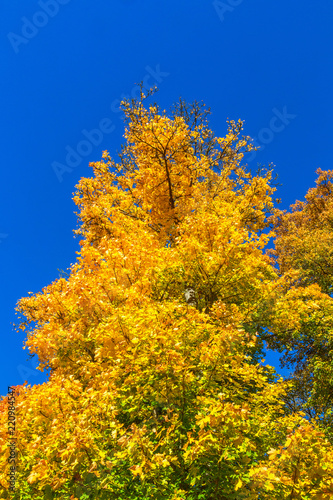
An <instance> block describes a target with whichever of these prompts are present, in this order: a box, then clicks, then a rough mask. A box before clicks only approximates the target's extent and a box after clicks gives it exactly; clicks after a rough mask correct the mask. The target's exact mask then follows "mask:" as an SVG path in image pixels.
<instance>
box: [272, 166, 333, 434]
mask: <svg viewBox="0 0 333 500" xmlns="http://www.w3.org/2000/svg"><path fill="white" fill-rule="evenodd" d="M317 176H318V177H317V180H316V187H314V188H311V189H310V190H309V191H308V193H307V195H306V196H305V201H303V202H300V201H297V202H296V203H295V204H294V205H292V207H291V211H290V212H287V211H284V212H282V211H280V210H276V211H275V213H274V216H273V217H272V222H273V223H274V227H275V232H276V240H275V247H274V250H273V251H271V254H272V255H273V256H274V257H275V259H276V262H277V264H278V267H279V270H280V275H281V276H287V275H289V277H290V288H289V289H288V290H287V293H286V297H287V296H288V295H289V296H291V295H292V294H293V296H294V299H295V298H296V296H298V297H299V299H300V302H298V304H299V307H300V308H301V310H303V311H304V313H305V314H303V315H302V317H300V318H299V321H298V322H297V323H295V324H294V325H290V324H288V323H285V324H284V325H282V324H281V323H280V324H277V321H276V315H275V314H274V318H275V319H274V318H273V321H272V323H274V324H275V326H272V328H271V329H272V330H274V335H273V337H272V338H271V339H270V342H271V345H272V346H274V347H275V348H278V349H279V350H280V351H281V352H284V355H283V357H282V364H283V365H287V366H289V367H294V368H295V372H294V375H293V376H292V377H291V380H292V381H293V389H292V390H291V391H290V392H289V395H288V398H287V400H288V404H289V406H291V407H292V408H293V409H294V410H295V409H304V411H305V412H306V413H307V414H308V416H309V417H310V418H317V419H318V420H319V422H320V424H321V427H322V428H324V429H325V432H326V434H327V436H328V437H329V438H330V439H331V441H332V440H333V416H332V407H333V370H332V367H333V364H332V360H333V336H332V331H333V301H332V292H333V231H332V229H333V184H332V179H333V171H326V172H324V171H322V170H321V169H318V170H317ZM294 299H293V301H294ZM287 300H288V299H287ZM294 304H295V302H294ZM289 308H290V306H289ZM275 312H276V311H275Z"/></svg>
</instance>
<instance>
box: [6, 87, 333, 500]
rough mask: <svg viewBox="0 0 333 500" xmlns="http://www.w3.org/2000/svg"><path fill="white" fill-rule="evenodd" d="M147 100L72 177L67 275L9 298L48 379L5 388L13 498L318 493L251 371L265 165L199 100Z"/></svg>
mask: <svg viewBox="0 0 333 500" xmlns="http://www.w3.org/2000/svg"><path fill="white" fill-rule="evenodd" d="M148 94H149V95H150V94H151V92H148ZM149 95H148V96H149ZM145 98H146V96H145V95H144V91H143V90H142V88H141V99H140V100H139V101H135V100H132V101H131V102H124V104H123V107H124V111H125V114H126V117H127V122H126V131H125V138H126V140H127V144H126V146H124V148H123V149H122V152H121V154H120V161H119V162H118V163H116V162H115V161H114V160H112V159H111V157H110V155H109V153H108V152H107V151H104V152H103V156H102V160H101V161H99V162H96V163H93V164H92V165H91V166H92V167H93V171H94V177H93V178H90V179H81V180H80V182H79V184H78V187H77V192H76V194H75V197H74V201H75V203H76V204H77V206H78V208H79V213H78V215H79V218H80V221H81V225H80V228H79V229H78V230H77V234H79V235H80V236H81V238H82V239H81V250H80V252H79V255H78V258H77V262H76V263H75V264H74V265H73V266H72V267H71V269H70V273H69V276H68V278H67V279H65V278H64V277H61V278H59V279H58V280H56V281H55V282H54V283H52V284H51V285H49V286H47V287H45V288H44V289H43V290H42V291H41V292H40V293H37V294H35V295H30V296H29V297H26V298H22V299H21V300H20V301H19V304H18V310H19V311H20V313H22V314H23V315H24V317H25V320H24V321H22V324H21V328H22V329H23V330H25V331H26V332H27V340H26V347H27V348H28V349H29V351H30V353H31V354H37V355H38V358H39V360H40V368H41V369H44V368H49V369H50V377H49V380H48V381H47V382H46V383H45V384H41V385H36V386H33V387H30V386H26V385H24V386H22V387H20V388H19V392H18V394H17V398H16V401H17V431H16V434H17V443H18V450H17V451H18V461H19V467H18V470H17V477H16V479H17V493H15V495H14V498H20V499H28V498H34V499H36V500H39V499H44V498H71V499H72V500H73V499H75V498H80V499H87V498H94V499H117V500H118V499H120V500H131V499H132V500H134V499H142V498H152V499H153V498H154V499H173V500H176V499H189V500H194V499H200V498H201V499H207V500H208V499H211V500H213V499H214V500H219V499H221V500H224V499H231V500H232V499H242V498H244V499H246V498H248V499H254V498H255V499H258V498H260V499H266V498H267V499H273V498H278V499H282V498H283V499H285V498H300V499H301V498H302V499H303V498H304V499H306V498H315V496H313V495H317V497H316V498H322V499H326V498H327V499H328V498H330V496H331V494H332V493H333V483H332V480H331V478H332V473H333V466H332V460H331V458H332V447H331V445H330V443H329V441H328V440H327V439H326V438H325V436H324V435H323V433H322V432H320V430H319V429H318V428H317V427H316V424H315V423H309V422H308V421H307V419H306V418H304V417H305V414H304V413H300V412H288V411H287V410H286V404H285V402H284V398H285V397H286V395H287V393H288V388H289V384H288V383H285V382H284V381H283V380H282V378H278V376H277V375H276V373H275V371H274V370H273V369H272V368H271V367H264V366H262V365H260V363H259V362H258V361H259V360H260V358H261V356H262V346H263V344H262V341H261V339H260V335H259V333H257V332H258V331H260V332H261V329H263V328H264V326H263V325H265V322H267V317H268V316H267V314H268V313H267V307H268V306H267V305H269V304H270V303H272V304H273V306H271V307H270V308H269V311H270V318H272V317H273V312H274V307H275V305H274V304H276V302H277V300H278V298H280V299H281V302H282V303H284V304H286V300H285V294H284V288H283V287H284V286H285V283H286V279H285V277H284V276H282V277H280V276H279V275H278V272H277V270H276V269H275V268H274V266H273V264H272V262H271V258H270V257H268V256H267V255H265V253H264V251H263V249H264V247H265V246H266V244H267V242H268V241H269V238H270V236H271V235H270V233H269V232H268V233H267V229H268V228H269V220H268V217H269V215H270V214H272V213H273V209H274V200H273V198H272V195H273V193H274V188H273V187H272V186H271V185H270V179H271V171H267V172H265V173H261V174H257V175H255V176H253V175H251V174H250V173H249V172H247V171H246V169H245V167H242V166H241V162H242V160H243V156H244V153H245V152H246V151H250V150H251V149H252V145H251V142H250V139H249V138H247V137H241V136H240V133H241V130H242V125H243V124H242V122H241V121H239V122H237V123H235V122H233V121H230V122H228V131H227V134H226V136H225V137H223V138H219V137H215V136H214V134H213V132H212V131H211V130H210V129H209V128H208V125H207V115H208V112H207V111H206V110H205V108H204V107H201V106H200V105H199V104H198V103H194V104H193V105H189V106H188V105H186V104H185V103H184V102H183V101H182V100H181V101H180V103H179V104H178V105H177V106H176V107H175V108H174V109H173V112H172V113H171V115H170V116H168V115H167V113H166V112H161V111H160V110H159V108H158V106H157V105H151V106H149V107H145V106H144V102H145ZM287 305H288V304H287ZM287 305H286V306H285V307H287ZM6 403H7V402H6V398H3V399H2V403H1V404H2V406H1V408H0V416H1V428H2V429H5V425H6V412H5V410H6ZM1 439H2V441H1V446H2V450H3V451H4V450H5V447H6V440H5V435H4V432H3V433H2V434H1ZM310 455H311V456H312V457H313V460H314V461H315V463H316V464H318V465H317V466H316V468H315V470H312V469H311V467H310V465H309V459H308V457H309V456H310ZM7 456H8V452H5V453H3V456H2V458H1V469H0V470H1V471H3V472H1V475H0V481H1V486H2V490H1V495H2V498H8V496H9V493H8V481H7V479H6V472H7V462H6V460H7ZM288 495H289V497H288ZM310 495H312V496H310Z"/></svg>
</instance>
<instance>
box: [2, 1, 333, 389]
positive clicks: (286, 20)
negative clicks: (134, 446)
mask: <svg viewBox="0 0 333 500" xmlns="http://www.w3.org/2000/svg"><path fill="white" fill-rule="evenodd" d="M0 13H1V15H0V49H1V59H2V64H1V68H2V70H1V71H2V78H1V84H0V85H1V88H2V90H1V109H2V112H1V116H2V119H1V142H2V148H1V156H2V165H1V198H0V214H1V216H0V255H1V268H0V269H1V271H0V279H1V301H0V308H1V311H0V322H1V324H0V327H1V328H0V332H1V347H2V349H1V365H0V370H1V376H0V382H1V385H0V394H6V392H7V386H8V385H10V384H13V385H16V384H21V383H23V382H24V381H25V380H27V381H28V383H29V384H36V383H41V382H43V381H44V380H45V374H41V373H40V372H38V371H36V369H35V367H36V364H37V360H29V359H28V352H27V351H24V350H23V349H22V345H23V341H24V334H23V333H22V334H20V333H16V332H15V330H13V328H12V323H13V322H15V313H14V309H15V304H16V302H17V300H19V298H20V297H23V296H26V295H27V293H28V292H29V291H31V292H38V291H40V290H41V289H42V288H43V287H44V286H46V285H48V284H50V283H51V282H52V281H54V280H55V279H56V278H58V277H59V271H58V270H66V269H67V268H68V267H69V266H70V264H71V263H73V262H74V261H75V258H76V255H75V252H76V251H77V250H78V240H77V239H74V237H73V233H72V230H73V229H75V228H76V224H77V222H76V216H75V214H74V210H75V205H74V203H73V201H72V193H73V192H74V190H75V185H76V184H77V182H78V180H79V179H80V178H81V177H86V176H91V174H92V172H91V169H90V168H89V166H88V164H89V162H90V161H96V160H99V159H100V158H101V152H102V150H104V149H108V150H109V151H110V153H111V155H114V157H116V152H117V151H119V150H120V146H121V143H122V142H123V138H122V134H123V124H122V119H121V113H120V112H119V108H118V104H119V100H120V99H121V98H123V97H125V96H129V97H131V96H134V95H135V83H138V82H140V81H141V80H144V81H145V83H146V84H149V85H154V84H156V85H157V86H158V87H159V89H160V90H159V92H158V94H157V95H156V96H155V97H156V100H158V102H159V103H160V104H161V106H162V107H163V108H168V107H169V106H170V105H172V103H173V102H175V101H176V100H178V99H179V97H180V96H181V97H183V98H184V99H185V100H187V101H193V100H195V99H196V100H202V101H204V102H205V103H206V105H207V106H209V107H211V109H212V116H211V127H212V128H213V130H214V131H215V132H216V134H217V135H221V136H222V135H224V134H225V132H226V119H227V118H229V119H235V120H238V118H242V119H244V120H245V131H244V132H245V134H247V135H250V136H252V137H255V138H256V140H257V143H258V145H261V146H262V149H261V151H260V152H258V153H257V154H256V155H255V157H253V156H252V157H251V158H249V160H250V161H249V166H250V167H251V169H253V171H255V170H256V167H257V164H258V163H260V164H262V165H268V164H269V163H270V162H272V163H274V165H275V171H276V172H277V173H278V174H279V180H280V182H281V183H282V184H283V185H282V187H280V188H279V190H278V193H277V195H278V196H279V197H281V198H282V208H287V207H288V206H289V205H290V204H291V203H293V202H294V201H295V200H296V199H303V197H304V195H305V193H306V191H307V189H308V188H309V187H311V186H313V184H314V180H315V177H316V176H315V170H316V169H317V168H318V167H321V168H322V169H324V170H325V169H330V168H332V166H331V158H330V156H331V151H330V148H331V143H332V111H333V106H332V104H333V102H332V91H331V89H332V87H333V85H332V84H333V71H332V53H333V52H332V47H333V45H332V42H333V31H332V21H333V2H332V0H321V1H320V2H314V1H310V0H302V1H290V0H279V1H278V2H277V1H275V0H274V1H273V0H225V1H220V2H213V1H212V0H207V1H206V0H168V1H163V0H160V1H158V2H157V1H156V0H112V1H105V0H80V1H78V0H40V1H35V0H24V2H22V1H20V0H2V2H1V5H0ZM92 131H94V132H93V133H92ZM266 360H269V362H270V363H271V364H273V365H275V366H276V367H277V368H278V366H279V365H278V357H277V356H276V355H272V354H269V355H268V356H267V357H266ZM279 371H280V373H283V371H282V370H279Z"/></svg>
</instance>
